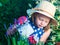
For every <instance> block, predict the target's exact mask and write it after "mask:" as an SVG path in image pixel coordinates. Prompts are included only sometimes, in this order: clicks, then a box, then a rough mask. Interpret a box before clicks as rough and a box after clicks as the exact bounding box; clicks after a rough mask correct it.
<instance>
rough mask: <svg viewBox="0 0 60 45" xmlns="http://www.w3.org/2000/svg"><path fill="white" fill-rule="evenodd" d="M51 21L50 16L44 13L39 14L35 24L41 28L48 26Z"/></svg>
mask: <svg viewBox="0 0 60 45" xmlns="http://www.w3.org/2000/svg"><path fill="white" fill-rule="evenodd" d="M49 21H50V18H48V17H46V16H44V15H37V16H36V20H35V24H36V26H37V27H38V28H41V27H45V26H47V25H48V23H49Z"/></svg>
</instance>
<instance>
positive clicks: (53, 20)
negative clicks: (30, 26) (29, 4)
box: [27, 9, 57, 25]
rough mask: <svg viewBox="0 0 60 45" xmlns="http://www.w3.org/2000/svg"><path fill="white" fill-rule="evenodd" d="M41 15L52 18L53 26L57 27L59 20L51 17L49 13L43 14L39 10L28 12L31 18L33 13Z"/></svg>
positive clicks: (29, 10)
mask: <svg viewBox="0 0 60 45" xmlns="http://www.w3.org/2000/svg"><path fill="white" fill-rule="evenodd" d="M36 12H37V13H40V14H43V15H45V16H47V17H49V18H51V23H52V24H53V25H57V20H56V19H55V18H54V17H53V16H51V15H50V14H49V13H47V12H43V11H40V10H39V11H37V10H33V9H28V10H27V14H28V15H29V16H30V17H31V15H32V14H33V13H36Z"/></svg>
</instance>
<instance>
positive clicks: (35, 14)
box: [31, 12, 50, 31]
mask: <svg viewBox="0 0 60 45" xmlns="http://www.w3.org/2000/svg"><path fill="white" fill-rule="evenodd" d="M37 15H40V13H37V12H35V13H33V14H32V15H31V19H32V22H33V23H35V21H34V18H35V17H36V16H37ZM48 29H50V22H49V23H48V25H47V26H46V27H44V31H47V30H48Z"/></svg>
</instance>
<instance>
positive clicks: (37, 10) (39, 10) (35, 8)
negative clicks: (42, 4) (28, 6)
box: [32, 8, 54, 17]
mask: <svg viewBox="0 0 60 45" xmlns="http://www.w3.org/2000/svg"><path fill="white" fill-rule="evenodd" d="M32 10H37V11H43V12H46V13H48V14H49V15H51V16H52V17H54V16H53V15H52V14H51V13H49V12H47V11H45V10H43V9H39V8H33V9H32Z"/></svg>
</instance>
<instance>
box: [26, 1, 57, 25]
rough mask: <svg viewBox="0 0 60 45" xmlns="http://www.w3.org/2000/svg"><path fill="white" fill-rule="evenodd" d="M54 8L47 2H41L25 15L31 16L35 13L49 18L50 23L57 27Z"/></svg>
mask: <svg viewBox="0 0 60 45" xmlns="http://www.w3.org/2000/svg"><path fill="white" fill-rule="evenodd" d="M55 11H56V7H55V6H54V5H53V4H51V3H50V2H48V1H42V2H41V3H39V4H38V5H37V6H36V7H35V8H32V9H28V10H27V14H28V15H29V16H31V15H32V14H33V13H35V12H37V13H40V14H43V15H45V16H47V17H49V18H51V23H52V24H54V25H57V21H56V20H55V18H54V14H55Z"/></svg>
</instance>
